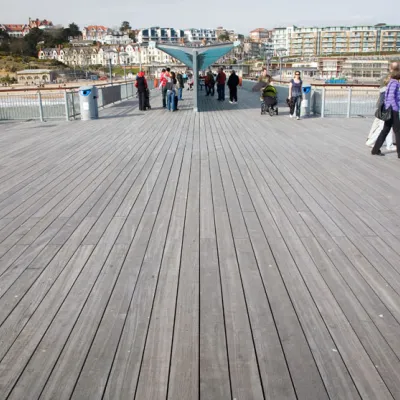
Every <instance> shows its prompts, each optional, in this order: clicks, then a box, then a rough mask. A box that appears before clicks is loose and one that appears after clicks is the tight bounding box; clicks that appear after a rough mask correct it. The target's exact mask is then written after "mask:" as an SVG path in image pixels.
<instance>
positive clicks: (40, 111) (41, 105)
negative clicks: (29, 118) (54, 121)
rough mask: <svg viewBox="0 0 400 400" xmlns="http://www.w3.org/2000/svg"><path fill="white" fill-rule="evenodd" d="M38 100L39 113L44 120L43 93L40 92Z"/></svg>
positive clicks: (41, 119)
mask: <svg viewBox="0 0 400 400" xmlns="http://www.w3.org/2000/svg"><path fill="white" fill-rule="evenodd" d="M38 101H39V115H40V121H41V122H43V121H44V118H43V104H42V95H41V94H40V92H38Z"/></svg>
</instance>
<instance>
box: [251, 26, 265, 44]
mask: <svg viewBox="0 0 400 400" xmlns="http://www.w3.org/2000/svg"><path fill="white" fill-rule="evenodd" d="M269 36H270V31H269V30H268V29H265V28H257V29H253V30H252V31H250V35H249V37H250V40H251V41H253V42H259V43H261V42H266V41H268V40H269Z"/></svg>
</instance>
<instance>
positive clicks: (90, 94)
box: [79, 86, 99, 121]
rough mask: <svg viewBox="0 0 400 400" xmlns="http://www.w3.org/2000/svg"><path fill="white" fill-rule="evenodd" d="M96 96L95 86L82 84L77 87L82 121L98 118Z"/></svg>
mask: <svg viewBox="0 0 400 400" xmlns="http://www.w3.org/2000/svg"><path fill="white" fill-rule="evenodd" d="M97 97H98V92H97V87H96V86H83V87H80V88H79V103H80V108H81V120H82V121H89V120H91V119H97V118H99V108H98V106H97Z"/></svg>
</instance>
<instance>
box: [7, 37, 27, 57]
mask: <svg viewBox="0 0 400 400" xmlns="http://www.w3.org/2000/svg"><path fill="white" fill-rule="evenodd" d="M9 51H10V53H11V54H14V55H18V56H22V55H28V54H29V45H28V43H27V42H26V41H25V40H24V39H13V40H12V41H11V42H10V49H9Z"/></svg>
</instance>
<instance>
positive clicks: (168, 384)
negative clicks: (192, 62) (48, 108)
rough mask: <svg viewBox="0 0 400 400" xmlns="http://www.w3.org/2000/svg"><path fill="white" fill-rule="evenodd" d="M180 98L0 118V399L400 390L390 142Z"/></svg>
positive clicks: (363, 395)
mask: <svg viewBox="0 0 400 400" xmlns="http://www.w3.org/2000/svg"><path fill="white" fill-rule="evenodd" d="M203 93H204V92H203ZM203 93H202V92H200V94H201V95H202V96H203ZM184 95H185V96H186V97H187V98H186V99H185V101H183V102H181V103H180V105H179V106H180V110H179V111H178V112H175V113H168V112H166V111H164V110H163V109H161V108H160V99H159V98H155V99H152V103H153V104H152V105H153V110H151V111H149V112H139V111H138V110H137V109H136V108H135V107H133V106H135V103H132V102H127V103H122V104H120V105H117V106H115V107H112V108H110V109H108V110H106V111H103V112H102V113H101V117H102V118H101V119H99V120H97V121H90V122H81V121H74V122H69V123H68V122H57V123H55V122H47V123H44V124H40V123H33V122H28V123H24V124H20V123H3V124H0V132H1V135H0V148H1V154H0V155H1V158H0V257H1V259H0V296H1V297H0V399H17V400H22V399H24V400H25V399H29V400H33V399H39V398H40V399H53V400H54V399H56V400H62V399H74V400H82V399H108V400H116V399H118V400H125V399H126V400H128V399H129V400H130V399H137V400H147V399H148V400H158V399H171V400H178V399H179V400H194V399H204V400H214V399H215V400H223V399H236V400H244V399H246V400H247V399H248V400H250V399H255V400H258V399H271V400H287V399H293V400H294V399H301V400H314V399H315V400H324V399H339V400H345V399H372V400H377V399H379V400H386V399H400V361H399V360H400V175H399V171H400V160H398V159H397V155H396V154H395V153H392V154H390V155H387V156H386V157H372V156H370V154H369V150H368V148H367V147H366V146H365V145H364V142H365V139H366V136H367V132H368V130H369V126H370V123H371V121H369V120H364V119H350V120H348V119H309V120H302V121H295V120H291V119H289V118H288V116H287V112H286V113H285V110H282V111H283V112H282V113H281V115H279V116H275V117H270V116H261V115H260V113H259V108H258V107H259V102H258V99H257V96H256V95H255V94H250V93H246V92H244V91H242V90H241V91H239V104H238V105H230V104H229V103H228V102H227V101H226V102H225V103H223V104H221V103H219V102H217V101H216V99H215V98H205V97H202V100H201V102H202V103H203V107H204V108H205V112H201V113H198V114H194V113H193V112H192V110H191V109H190V106H191V99H190V95H191V94H190V93H189V92H187V91H185V92H184Z"/></svg>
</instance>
